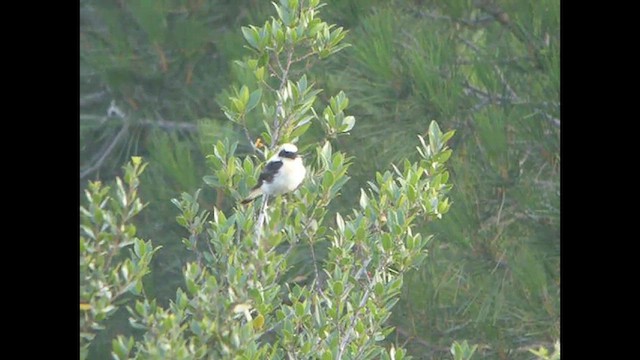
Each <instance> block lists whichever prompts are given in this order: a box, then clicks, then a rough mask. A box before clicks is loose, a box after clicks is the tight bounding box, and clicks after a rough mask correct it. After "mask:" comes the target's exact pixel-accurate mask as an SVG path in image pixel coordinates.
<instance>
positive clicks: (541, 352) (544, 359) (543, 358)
mask: <svg viewBox="0 0 640 360" xmlns="http://www.w3.org/2000/svg"><path fill="white" fill-rule="evenodd" d="M529 352H530V353H532V354H534V355H535V356H537V357H538V359H540V360H560V341H559V340H556V342H555V344H554V345H553V353H552V354H549V350H547V349H546V348H545V347H543V346H541V347H540V348H538V350H533V349H529Z"/></svg>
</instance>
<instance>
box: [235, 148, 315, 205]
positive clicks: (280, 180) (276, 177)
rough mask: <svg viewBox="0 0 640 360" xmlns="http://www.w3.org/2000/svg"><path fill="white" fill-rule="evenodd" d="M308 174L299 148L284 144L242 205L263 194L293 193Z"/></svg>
mask: <svg viewBox="0 0 640 360" xmlns="http://www.w3.org/2000/svg"><path fill="white" fill-rule="evenodd" d="M306 172H307V170H306V169H305V168H304V165H303V164H302V158H301V157H300V155H298V148H297V147H296V146H295V145H293V144H284V145H282V146H281V147H280V150H279V151H278V154H276V155H274V156H273V157H272V158H271V159H269V161H268V162H267V164H266V166H265V167H264V170H262V173H260V177H258V184H257V185H256V186H255V187H254V188H253V189H251V192H250V193H249V196H247V198H246V199H244V200H242V203H243V204H246V203H249V202H251V201H253V200H254V199H255V198H257V197H258V196H260V195H262V194H267V195H269V196H275V195H281V194H284V193H288V192H290V191H293V190H295V189H297V188H298V186H300V184H301V183H302V180H304V176H305V174H306Z"/></svg>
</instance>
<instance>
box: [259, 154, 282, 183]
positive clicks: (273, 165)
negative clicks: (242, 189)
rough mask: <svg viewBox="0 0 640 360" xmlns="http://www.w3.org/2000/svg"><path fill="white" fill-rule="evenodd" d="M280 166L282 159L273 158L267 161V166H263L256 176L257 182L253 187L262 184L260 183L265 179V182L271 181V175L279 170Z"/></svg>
mask: <svg viewBox="0 0 640 360" xmlns="http://www.w3.org/2000/svg"><path fill="white" fill-rule="evenodd" d="M281 167H282V160H274V161H270V162H268V163H267V166H265V167H264V170H262V172H261V173H260V177H258V184H257V185H256V186H255V187H254V189H257V188H259V187H260V186H262V183H263V182H264V181H266V182H267V183H271V182H272V181H273V176H274V175H275V174H276V173H277V172H278V170H280V168H281Z"/></svg>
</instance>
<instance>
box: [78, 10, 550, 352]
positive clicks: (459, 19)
mask: <svg viewBox="0 0 640 360" xmlns="http://www.w3.org/2000/svg"><path fill="white" fill-rule="evenodd" d="M325 2H326V4H327V5H326V6H325V7H323V8H322V11H321V13H320V16H321V17H322V18H323V19H324V20H326V21H327V22H329V23H335V24H337V26H343V27H345V28H346V29H348V30H349V34H348V35H347V39H346V41H347V42H348V43H351V44H352V46H351V47H349V48H347V49H345V50H343V51H341V52H340V53H338V54H337V55H335V56H333V57H331V58H329V59H328V60H326V61H323V62H318V63H316V64H315V66H314V67H312V68H311V69H310V70H309V73H308V77H309V79H310V80H312V81H313V82H315V83H316V84H317V86H318V87H319V88H323V89H325V91H324V92H323V93H321V94H320V97H321V98H322V99H323V100H326V99H327V98H328V97H329V96H330V95H331V94H335V93H337V92H338V91H340V90H343V91H344V92H345V93H346V94H347V96H348V97H349V98H350V106H349V108H348V109H347V112H348V113H349V114H350V115H354V116H355V117H356V119H357V123H356V126H355V128H354V129H353V130H352V131H351V135H350V136H344V137H341V138H339V139H338V140H336V141H337V142H336V143H335V145H336V147H337V148H338V149H339V150H341V151H344V152H346V153H347V154H349V155H351V156H353V157H354V159H353V165H352V166H351V168H350V173H349V175H350V176H351V177H352V179H351V181H350V182H349V183H348V184H347V186H346V187H345V190H344V191H343V195H342V197H341V198H340V199H339V201H337V203H336V205H335V206H336V208H337V209H338V210H340V209H345V208H350V207H352V206H353V205H355V204H357V201H358V196H359V190H358V189H359V188H360V187H362V186H364V185H365V184H366V181H367V180H370V179H371V178H372V177H373V176H374V174H375V171H378V170H379V171H383V170H385V169H388V168H389V167H390V164H391V163H394V162H395V163H397V162H399V161H402V160H404V159H415V158H416V156H417V155H416V151H415V146H416V145H417V141H416V140H417V136H416V135H417V134H422V135H424V134H425V133H426V130H427V126H428V124H429V122H430V121H431V120H436V121H437V122H438V123H439V124H440V127H441V128H442V129H443V131H448V130H452V129H455V130H456V135H455V137H454V138H453V139H452V144H451V147H452V148H453V150H454V154H453V157H452V159H451V161H450V163H451V179H452V181H453V183H454V189H453V191H452V192H451V197H452V200H453V206H452V208H451V211H450V212H449V213H448V214H447V215H446V216H445V217H444V219H443V220H442V221H440V222H430V223H429V225H428V226H427V225H426V224H425V225H424V226H422V227H421V228H420V229H419V230H421V231H424V232H425V233H433V234H435V235H436V238H435V240H434V241H432V242H431V243H430V245H429V257H428V259H427V261H426V263H425V265H424V266H423V267H422V268H421V269H419V270H417V271H414V272H413V273H411V274H410V275H409V276H408V278H406V279H405V286H404V290H403V294H402V297H401V300H400V302H399V303H398V305H397V306H396V308H395V310H394V315H393V317H392V324H393V325H394V326H395V327H396V331H395V332H394V333H393V334H392V335H391V336H390V337H389V339H388V341H390V342H395V343H397V344H400V345H403V346H406V347H407V349H408V350H409V352H410V354H411V355H413V356H414V357H415V358H417V359H450V358H451V355H450V353H449V347H450V345H451V343H452V342H453V341H454V340H460V341H462V340H468V341H469V343H472V344H478V346H479V347H478V351H477V353H476V358H490V359H531V358H534V356H533V355H532V354H530V353H529V352H528V349H529V348H538V347H539V346H541V345H543V346H547V347H552V344H553V342H554V341H555V340H556V339H558V338H559V336H560V290H559V289H560V266H559V265H560V224H559V219H560V211H559V209H560V61H559V59H560V50H559V49H560V3H559V1H557V0H555V1H553V0H541V1H537V2H529V1H522V0H520V1H515V0H513V1H512V0H504V1H489V0H440V1H436V0H432V1H429V0H327V1H325ZM274 15H275V12H274V10H273V6H272V5H271V3H270V1H265V0H260V1H258V0H244V1H235V0H208V1H205V0H127V1H122V0H119V1H113V0H81V1H80V69H79V70H80V146H81V148H80V164H81V167H80V180H81V186H82V187H84V186H85V184H86V181H88V180H96V179H101V180H103V181H108V180H111V179H113V178H114V177H115V176H116V175H119V174H120V167H121V165H122V164H124V163H125V162H126V161H127V160H128V158H129V157H130V156H131V155H140V156H143V157H144V158H145V160H146V161H148V162H149V163H150V164H149V167H148V170H147V171H146V172H145V174H144V175H143V178H142V186H141V190H142V198H143V200H144V201H145V202H148V203H149V205H148V207H147V208H146V209H145V210H144V211H143V212H142V214H141V215H140V216H139V217H138V222H137V225H138V228H139V235H140V237H142V238H145V239H151V240H152V241H153V243H154V244H155V245H162V246H163V248H162V249H161V250H160V251H158V253H157V254H156V256H155V258H154V262H153V269H152V272H151V274H149V275H148V277H147V278H146V287H147V294H148V295H149V296H151V297H155V298H157V299H158V302H159V303H160V304H162V305H166V304H168V302H169V299H171V298H173V297H174V295H175V290H176V288H177V287H180V286H183V277H182V266H183V264H184V263H185V262H186V261H188V260H189V259H190V256H192V254H191V253H189V252H188V251H187V250H186V249H185V248H184V246H183V245H182V244H181V242H180V238H181V237H182V236H183V235H184V234H183V233H182V231H181V230H180V228H179V227H178V225H177V224H176V223H175V216H176V215H177V209H175V207H174V206H173V205H172V204H171V203H170V201H169V200H170V199H171V198H173V197H177V196H178V195H179V194H180V193H181V192H189V193H192V192H194V191H195V190H196V189H197V188H203V192H202V195H201V197H202V202H203V204H204V205H205V206H208V207H209V208H210V207H212V206H213V205H214V204H217V205H219V206H221V207H222V208H225V206H228V204H229V203H228V202H227V201H225V199H224V198H222V197H221V196H219V195H218V194H216V193H215V191H214V190H213V189H211V188H209V187H206V186H205V185H204V183H203V181H202V177H203V176H205V175H208V174H209V170H208V169H207V166H206V162H205V155H206V154H208V153H211V147H212V144H213V143H215V142H216V141H217V140H219V139H223V138H227V139H230V140H232V141H234V140H235V141H238V142H239V143H240V145H239V149H240V151H249V149H250V146H249V144H248V143H247V140H246V137H245V136H244V134H243V133H242V130H241V129H240V128H238V127H236V126H235V125H234V124H232V123H231V122H229V121H228V120H226V119H225V117H224V114H222V112H221V110H220V107H221V106H222V105H224V104H225V102H226V98H227V96H228V94H229V90H230V89H231V87H232V86H238V85H240V84H243V83H250V82H253V81H254V80H253V79H250V77H249V75H247V73H246V72H244V71H243V70H242V69H240V68H239V67H237V66H236V65H235V64H234V60H238V59H242V58H243V56H246V55H247V54H248V50H247V49H245V48H244V40H243V37H242V33H241V31H240V27H241V26H246V25H249V24H255V25H261V24H263V23H264V22H265V21H266V20H267V19H269V18H270V16H274ZM255 123H256V126H258V125H257V124H260V120H257V121H256V122H255ZM252 130H253V129H252ZM260 131H261V129H260V128H255V132H253V134H252V135H253V136H254V137H256V136H257V135H258V134H259V133H260ZM305 136H307V137H308V138H307V139H306V140H308V141H309V142H312V141H314V140H317V139H319V138H320V137H322V130H321V128H320V126H315V128H314V127H312V129H311V130H310V131H309V132H308V133H307V134H306V135H305ZM302 142H303V143H304V142H305V139H304V138H303V139H302ZM304 260H305V259H299V260H298V261H300V262H304ZM127 318H128V314H127V312H126V309H124V308H122V309H120V310H119V312H118V313H117V314H116V316H114V317H113V318H112V319H111V320H110V321H109V322H108V324H107V325H108V326H107V329H106V330H105V331H103V332H101V333H100V334H99V335H98V337H97V338H96V341H94V345H93V346H92V349H91V356H90V358H94V359H107V358H110V355H109V352H110V347H111V339H112V338H113V336H115V334H118V333H124V334H132V333H133V334H135V332H133V330H132V329H131V328H130V326H129V324H128V321H127Z"/></svg>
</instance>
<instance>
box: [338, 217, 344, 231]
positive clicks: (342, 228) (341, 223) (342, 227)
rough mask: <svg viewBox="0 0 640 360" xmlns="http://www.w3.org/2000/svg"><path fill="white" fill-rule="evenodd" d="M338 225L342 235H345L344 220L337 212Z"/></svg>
mask: <svg viewBox="0 0 640 360" xmlns="http://www.w3.org/2000/svg"><path fill="white" fill-rule="evenodd" d="M336 224H337V225H338V230H340V232H341V233H344V220H343V219H342V215H340V213H339V212H336Z"/></svg>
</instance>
